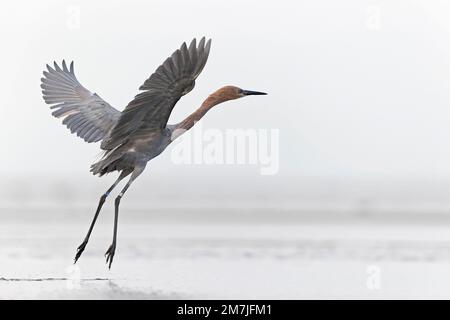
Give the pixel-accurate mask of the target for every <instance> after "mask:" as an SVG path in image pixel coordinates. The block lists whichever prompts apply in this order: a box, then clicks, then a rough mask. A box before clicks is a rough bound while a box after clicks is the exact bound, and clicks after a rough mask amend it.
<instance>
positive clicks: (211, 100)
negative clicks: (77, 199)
mask: <svg viewBox="0 0 450 320" xmlns="http://www.w3.org/2000/svg"><path fill="white" fill-rule="evenodd" d="M210 46H211V40H208V42H205V38H202V39H201V40H200V42H199V44H198V46H197V43H196V40H195V39H194V40H192V42H191V44H190V45H189V47H188V46H186V44H185V43H183V45H182V46H181V48H180V49H178V50H176V51H175V52H174V53H173V54H172V55H171V56H170V57H169V58H167V59H166V60H165V61H164V63H163V64H162V65H160V66H159V67H158V68H157V69H156V71H155V72H154V73H153V74H152V75H151V76H150V77H149V78H148V79H147V80H145V82H144V84H143V85H142V86H141V87H140V88H139V89H140V90H141V91H142V92H141V93H139V94H138V95H136V96H135V97H134V99H133V100H132V101H130V102H129V103H128V105H127V106H126V107H125V109H124V110H123V111H122V112H120V111H118V110H117V109H115V108H113V107H112V106H111V105H110V104H108V103H107V102H106V101H104V100H103V99H102V98H100V97H99V96H98V95H97V94H95V93H91V92H90V91H89V90H87V89H86V88H84V87H83V86H82V85H81V84H80V82H78V80H77V78H76V76H75V72H74V68H73V62H72V63H71V64H70V66H69V68H68V67H67V65H66V63H65V61H63V62H62V68H61V67H60V66H59V65H58V64H56V62H55V63H54V68H52V67H50V66H48V65H47V71H44V78H42V79H41V81H42V84H41V88H42V93H43V96H44V100H45V102H46V103H48V104H50V105H51V108H52V109H54V111H53V113H52V114H53V115H54V116H55V117H57V118H63V124H65V125H66V126H67V128H69V130H70V131H71V132H72V133H76V134H77V136H79V137H80V138H82V139H84V140H85V141H86V142H97V141H101V145H100V148H101V149H103V150H104V155H103V157H102V159H101V160H100V161H98V162H96V163H94V164H93V165H92V166H91V172H92V173H93V174H98V175H100V176H102V175H104V174H106V173H108V172H112V171H119V172H120V174H119V177H118V178H117V180H116V181H115V182H114V183H113V185H112V186H111V187H110V188H109V189H108V190H107V191H106V192H105V193H104V194H103V195H102V196H101V197H100V200H99V203H98V206H97V210H96V211H95V215H94V218H93V220H92V222H91V225H90V226H89V230H88V232H87V234H86V237H85V238H84V240H83V242H82V243H81V245H80V246H79V247H78V249H77V253H76V255H75V262H77V260H78V259H79V258H80V256H81V254H82V253H83V251H84V249H85V248H86V245H87V243H88V241H89V237H90V235H91V232H92V229H93V227H94V225H95V222H96V221H97V217H98V215H99V213H100V211H101V209H102V206H103V204H104V203H105V200H106V198H107V197H108V196H109V194H110V193H111V191H112V190H113V189H114V188H115V187H116V186H117V184H118V183H119V182H120V181H121V180H123V179H124V178H125V177H127V176H130V178H129V180H128V182H127V183H126V184H125V186H124V187H123V189H122V191H121V192H120V193H119V194H118V196H117V197H116V199H115V201H114V206H115V207H114V231H113V241H112V244H111V245H110V247H109V248H108V250H107V251H106V253H105V256H106V262H107V263H108V262H109V267H110V268H111V264H112V261H113V258H114V253H115V250H116V244H117V225H118V216H119V204H120V200H121V199H122V197H123V195H124V193H125V192H126V191H127V190H128V188H129V186H130V185H131V184H132V183H133V181H134V180H135V179H136V178H137V177H138V176H139V175H140V174H141V173H142V172H143V171H144V169H145V166H146V164H147V162H148V161H149V160H151V159H153V158H154V157H156V156H158V155H159V154H161V152H163V151H164V149H166V147H167V146H168V145H169V144H170V143H171V142H172V140H173V139H176V138H177V137H178V136H180V135H181V134H182V133H183V132H185V131H186V130H189V129H190V128H192V126H193V125H194V123H196V122H197V121H198V120H200V119H201V118H202V117H203V116H204V115H205V114H206V112H208V110H210V109H211V108H212V107H214V106H216V105H218V104H219V103H223V102H225V101H229V100H233V99H238V98H242V97H244V96H248V95H265V93H264V92H258V91H250V90H243V89H241V88H238V87H235V86H225V87H223V88H220V89H219V90H217V91H215V92H213V93H212V94H210V95H209V96H208V98H207V99H206V100H205V101H204V102H203V103H202V105H201V106H200V107H199V108H198V109H197V110H196V111H194V112H193V113H192V114H190V115H189V116H188V117H187V118H185V119H184V120H183V121H181V122H180V123H178V124H174V125H168V124H167V121H168V119H169V116H170V113H171V112H172V109H173V107H174V106H175V104H176V103H177V102H178V100H180V98H181V97H182V96H183V95H185V94H187V93H189V92H190V91H191V90H192V89H193V88H194V86H195V80H196V78H197V77H198V75H199V74H200V72H201V71H202V70H203V68H204V66H205V64H206V61H207V59H208V55H209V50H210Z"/></svg>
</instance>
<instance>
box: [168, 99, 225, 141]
mask: <svg viewBox="0 0 450 320" xmlns="http://www.w3.org/2000/svg"><path fill="white" fill-rule="evenodd" d="M227 100H228V99H224V98H223V97H220V96H217V95H215V94H214V93H213V94H211V95H210V96H209V97H208V98H207V99H206V100H205V101H204V102H203V103H202V105H201V106H200V107H199V108H198V109H197V110H195V111H194V112H193V113H192V114H190V115H189V116H188V117H187V118H186V119H184V120H183V121H181V122H180V123H177V124H176V125H174V126H173V127H172V137H171V140H172V141H173V140H175V139H176V138H178V137H179V136H181V135H182V134H183V133H185V132H186V131H187V130H189V129H190V128H192V127H193V126H194V124H195V123H196V122H197V121H199V120H200V119H201V118H203V116H204V115H205V114H206V113H207V112H208V111H209V110H210V109H211V108H212V107H214V106H216V105H218V104H219V103H222V102H225V101H227Z"/></svg>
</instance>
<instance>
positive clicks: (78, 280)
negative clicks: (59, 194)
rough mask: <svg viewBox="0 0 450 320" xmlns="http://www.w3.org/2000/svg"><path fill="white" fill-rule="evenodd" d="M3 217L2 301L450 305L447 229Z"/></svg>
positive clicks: (0, 231)
mask: <svg viewBox="0 0 450 320" xmlns="http://www.w3.org/2000/svg"><path fill="white" fill-rule="evenodd" d="M82 216H83V218H73V219H59V220H57V221H53V220H51V219H45V217H43V219H41V220H37V219H30V221H29V222H27V219H20V220H19V219H16V220H13V219H8V220H7V221H6V222H5V223H2V224H1V226H0V298H2V299H23V298H25V299H33V298H42V299H59V298H60V299H166V298H172V299H177V298H188V299H190V298H198V299H213V298H225V299H227V298H249V299H252V298H255V299H281V298H285V299H296V298H307V299H309V298H450V285H449V284H450V227H447V226H445V225H439V224H434V225H433V224H431V225H426V226H421V225H418V224H410V225H404V224H403V225H402V224H392V223H381V222H378V223H370V222H361V221H360V222H358V223H349V222H346V223H341V224H338V223H327V224H325V223H319V222H314V223H312V222H310V221H309V222H307V221H305V222H303V223H302V222H301V221H297V222H296V223H289V224H283V223H279V224H271V223H254V224H252V223H245V224H236V223H220V222H218V223H212V222H208V223H196V222H191V223H189V222H186V221H181V222H180V221H157V222H155V221H154V220H151V219H147V220H146V219H141V220H140V221H138V222H136V223H135V222H133V221H131V219H127V218H126V217H124V218H123V219H122V220H123V221H121V222H122V223H121V224H120V225H119V242H118V248H117V251H116V256H115V258H114V263H113V266H112V269H111V270H108V268H107V266H106V265H105V260H104V257H103V254H104V252H105V251H106V249H107V248H108V246H109V244H110V241H111V233H112V226H111V223H112V221H109V219H111V220H112V216H106V217H103V218H102V219H100V220H99V222H98V225H97V226H96V228H95V229H94V233H93V236H92V237H91V241H90V243H89V245H88V247H87V249H86V251H85V252H84V253H83V256H82V257H81V258H80V260H79V262H78V264H77V265H76V266H73V264H72V261H73V260H72V259H73V256H74V254H75V248H76V247H77V246H78V245H79V242H81V240H82V238H83V236H84V234H85V232H86V230H87V227H88V224H89V222H90V217H88V216H87V215H82Z"/></svg>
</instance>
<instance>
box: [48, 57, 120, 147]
mask: <svg viewBox="0 0 450 320" xmlns="http://www.w3.org/2000/svg"><path fill="white" fill-rule="evenodd" d="M44 76H45V77H44V78H42V79H41V81H42V83H41V88H42V94H43V97H44V101H45V102H46V103H47V104H50V105H51V106H50V108H51V109H55V110H54V111H53V112H52V115H53V116H55V117H56V118H64V120H63V121H62V123H63V124H64V125H66V126H67V128H68V129H69V130H70V131H71V132H72V133H76V134H77V136H79V137H81V138H82V139H84V140H85V141H86V142H97V141H100V140H102V139H103V138H104V137H105V136H107V135H108V133H109V132H110V130H111V129H112V127H113V126H114V125H115V123H116V122H117V120H118V119H119V117H120V112H119V111H118V110H116V109H115V108H113V107H112V106H111V105H109V104H108V103H107V102H106V101H104V100H103V99H102V98H100V97H99V96H98V95H97V94H95V93H91V92H90V91H89V90H87V89H86V88H84V87H83V86H82V85H81V84H80V83H79V82H78V80H77V78H76V76H75V72H74V67H73V61H72V62H71V63H70V67H69V68H67V65H66V62H65V61H64V60H63V61H62V68H61V67H60V66H59V65H58V64H57V63H56V62H54V67H53V68H52V67H50V66H49V65H47V71H44Z"/></svg>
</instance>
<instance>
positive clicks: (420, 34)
mask: <svg viewBox="0 0 450 320" xmlns="http://www.w3.org/2000/svg"><path fill="white" fill-rule="evenodd" d="M449 17H450V4H449V3H448V2H447V1H439V0H433V1H420V0H414V1H400V0H396V1H361V0H354V1H352V0H344V1H331V0H319V1H276V2H274V1H244V2H243V1H227V2H224V3H219V2H205V1H188V2H186V1H148V2H142V1H127V2H126V4H125V2H122V1H97V2H92V1H39V2H32V1H15V2H11V3H8V4H7V5H4V6H3V9H2V10H1V11H0V34H1V39H2V51H1V57H2V59H0V70H1V73H2V74H1V77H0V85H1V88H2V103H1V108H0V135H1V137H2V157H1V162H0V163H1V165H0V206H1V207H2V208H3V209H4V210H2V211H3V212H2V216H3V218H5V219H6V218H7V217H10V218H11V219H20V217H21V215H17V212H18V211H19V212H20V211H21V210H25V211H27V212H29V211H30V209H32V211H33V212H36V214H35V215H32V216H31V217H30V216H28V215H27V217H26V218H25V216H23V219H40V215H39V208H44V209H42V210H45V208H48V207H55V208H64V210H61V211H60V213H59V215H60V216H62V217H67V216H70V215H71V214H73V212H80V209H81V210H82V211H81V212H83V216H86V217H87V216H90V215H91V214H92V212H93V209H94V207H95V205H96V202H97V199H98V198H99V196H100V195H101V193H103V192H104V191H105V190H106V189H107V188H108V187H109V186H110V185H111V184H112V182H113V181H114V179H115V177H116V176H115V175H114V174H113V175H109V176H107V177H106V178H102V179H98V178H97V177H93V176H92V175H91V174H90V173H89V166H90V164H91V163H93V162H95V161H96V160H97V159H98V158H99V145H98V144H86V143H85V142H84V141H82V140H81V139H79V138H78V137H76V136H74V135H71V134H70V132H69V131H68V130H67V128H65V127H64V126H63V125H62V124H61V123H60V122H61V121H60V120H58V119H55V118H53V117H52V116H51V115H50V113H51V111H50V110H49V106H48V105H46V104H45V103H44V101H43V99H42V95H41V88H40V78H41V77H42V71H43V70H44V68H45V64H46V63H52V62H53V61H54V60H56V61H58V62H60V61H61V60H62V59H66V61H71V60H74V61H75V73H76V75H77V78H78V79H79V81H80V82H81V83H82V84H83V85H84V86H85V87H86V88H87V89H89V90H90V91H92V92H96V93H98V94H99V95H100V96H101V97H102V98H103V99H105V100H106V101H108V102H109V103H110V104H111V105H113V106H114V107H116V108H118V109H119V110H122V109H123V108H124V107H125V106H126V104H127V103H128V102H129V101H130V100H131V99H132V98H133V97H134V95H135V94H137V93H138V87H139V86H140V85H141V84H142V83H143V81H144V80H145V79H147V78H148V77H149V76H150V74H151V73H152V72H153V71H154V70H155V69H156V68H157V67H158V66H159V65H160V64H161V63H162V62H163V61H164V59H165V58H166V57H168V56H169V55H170V54H171V53H172V52H173V51H174V50H175V49H176V48H178V47H179V46H180V45H181V43H182V42H183V41H186V42H189V41H190V40H191V39H192V38H194V37H197V38H200V37H201V36H203V35H204V36H206V37H209V38H212V40H213V41H212V48H211V54H210V57H209V60H208V63H207V65H206V67H205V69H204V71H203V72H202V74H201V75H200V77H199V78H198V79H197V81H196V87H195V89H194V90H193V91H192V92H191V93H190V94H188V95H186V96H185V97H183V98H182V100H180V101H179V103H178V104H177V106H176V107H175V109H174V111H173V113H172V115H171V118H170V120H169V123H176V122H178V121H180V120H181V119H183V118H184V117H185V116H187V115H188V114H190V113H191V112H192V111H193V110H195V109H196V108H197V107H198V106H199V105H200V104H201V102H202V101H203V99H204V98H206V97H207V95H208V94H209V93H211V92H212V91H214V90H216V89H217V88H219V87H221V86H223V85H227V84H232V85H236V86H239V87H242V88H246V89H251V90H260V91H265V92H268V93H269V95H268V96H265V97H257V98H253V97H251V98H247V99H242V100H237V101H232V102H228V103H226V104H224V105H221V106H219V107H217V108H215V109H214V110H212V111H211V112H209V113H208V114H207V115H206V117H205V118H204V119H202V126H203V128H204V129H208V128H215V129H220V130H226V129H233V128H242V129H267V130H270V129H278V130H279V133H280V136H279V172H278V173H277V174H275V175H270V176H263V175H260V168H259V167H258V166H256V165H177V164H174V163H173V162H172V161H171V148H170V147H169V148H168V149H167V150H166V152H164V153H163V154H162V155H160V156H159V157H157V158H156V159H154V160H152V161H151V162H150V163H149V164H148V166H147V170H146V171H145V174H143V175H142V176H140V177H139V179H137V180H136V182H135V183H134V184H133V186H132V188H131V189H130V190H129V191H128V192H127V195H126V201H123V211H124V212H125V211H126V210H127V209H128V210H129V211H130V212H131V211H133V210H131V209H135V210H134V211H139V210H141V211H143V212H145V213H146V214H147V213H153V214H155V215H156V214H161V215H164V212H165V211H164V210H166V211H170V212H172V214H174V215H175V216H176V217H178V215H180V216H183V214H187V215H188V216H189V214H188V213H189V212H190V211H189V210H188V209H189V208H191V209H192V212H191V213H192V214H193V212H197V213H198V212H199V211H196V210H195V209H202V208H206V209H208V208H222V209H223V208H225V209H226V210H227V215H228V216H230V217H233V212H235V213H236V219H238V220H239V219H244V218H243V217H245V213H246V212H252V213H255V214H257V217H259V218H262V219H263V218H264V217H266V216H267V217H268V216H271V217H272V218H270V220H272V221H276V220H277V219H281V220H284V221H286V219H292V218H295V217H297V216H299V215H300V216H301V215H304V216H310V215H311V216H317V217H321V216H323V215H320V213H322V214H326V213H329V214H331V216H333V215H336V214H340V215H339V217H340V218H341V217H342V216H353V215H356V216H362V217H367V216H370V217H374V216H393V215H392V214H393V213H397V214H399V216H400V217H404V216H405V215H406V216H407V217H408V218H407V219H408V221H410V220H409V219H410V218H409V217H411V216H415V215H417V216H421V217H425V218H426V219H427V221H428V220H429V219H431V217H434V216H438V217H439V218H447V217H448V218H450V141H449V139H448V137H449V136H450V126H449V125H448V124H449V119H450V90H449V88H450V19H449ZM172 209H176V210H172ZM181 209H184V211H183V210H181ZM233 209H236V210H234V211H233ZM72 210H73V211H72ZM108 210H110V209H108ZM217 212H220V214H218V215H217V217H218V218H219V217H221V216H222V215H223V214H224V213H223V212H222V211H217V210H216V211H211V212H210V211H208V210H206V211H205V214H204V215H203V216H202V218H205V219H209V218H210V217H211V215H213V214H214V213H217ZM264 213H266V214H267V215H264ZM130 214H131V213H130ZM55 216H56V215H55ZM326 217H328V218H329V215H326ZM340 218H339V219H340ZM86 223H87V222H86Z"/></svg>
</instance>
